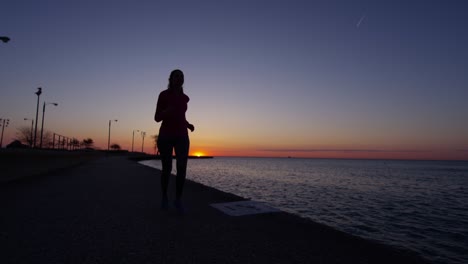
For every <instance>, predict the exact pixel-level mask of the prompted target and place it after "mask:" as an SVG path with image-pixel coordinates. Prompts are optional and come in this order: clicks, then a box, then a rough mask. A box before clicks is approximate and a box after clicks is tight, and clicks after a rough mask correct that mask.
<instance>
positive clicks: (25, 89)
mask: <svg viewBox="0 0 468 264" xmlns="http://www.w3.org/2000/svg"><path fill="white" fill-rule="evenodd" d="M0 11H1V12H0V36H9V37H10V38H11V41H10V42H9V43H2V42H0V89H1V93H0V118H9V119H10V124H9V126H8V127H7V128H6V129H5V135H4V139H3V145H6V144H8V143H10V142H11V141H12V140H13V139H14V138H15V136H16V133H17V128H19V127H22V126H30V124H31V123H30V121H24V120H23V119H24V118H35V114H36V102H37V96H36V95H35V94H34V93H35V92H36V91H37V87H42V88H43V94H42V95H41V106H40V115H39V121H41V119H40V116H41V115H42V102H43V101H44V100H45V101H46V102H56V103H58V104H59V105H58V106H57V107H54V106H53V105H47V107H46V113H45V115H46V117H45V124H44V129H45V130H49V131H52V132H55V133H58V134H62V135H65V136H69V137H76V138H78V139H80V140H82V139H84V138H88V137H90V138H92V139H94V141H95V145H96V146H97V147H99V148H103V149H105V148H107V137H108V122H109V120H110V119H118V122H116V123H112V131H111V143H118V144H120V145H121V146H122V147H123V148H124V149H130V148H131V142H132V132H133V130H134V129H138V130H142V131H146V132H147V137H146V138H145V151H146V152H149V153H153V144H152V143H151V140H150V138H149V135H154V134H157V133H158V130H159V126H160V124H159V123H156V122H155V121H154V120H153V116H154V111H155V105H156V100H157V96H158V94H159V92H161V91H162V90H164V89H166V86H167V79H168V77H169V73H170V72H171V71H172V70H173V69H176V68H179V69H181V70H182V71H184V73H185V85H184V89H185V92H186V93H187V95H188V96H189V97H190V98H191V100H190V102H189V109H188V112H187V119H188V120H189V121H190V122H191V123H193V124H194V125H195V132H193V133H190V137H191V153H192V154H193V153H195V152H202V153H204V154H206V155H215V156H278V157H285V156H294V157H324V158H326V157H333V158H403V159H406V158H411V159H464V160H468V103H467V99H468V74H467V72H468V33H467V28H468V15H467V13H468V3H466V1H457V0H453V1H452V0H451V1H437V0H425V1H411V0H409V1H397V0H395V1H393V0H392V1H390V0H388V1H379V0H376V1H371V0H369V1H348V0H343V1H333V0H327V1H325V0H323V1H313V0H309V1H272V0H267V1H249V0H236V1H225V0H218V1H214V0H213V1H155V0H152V1H149V0H148V1H138V0H128V1H122V0H112V1H98V0H95V1H87V0H76V1H67V0H57V1H53V0H43V1H36V0H26V1H22V0H3V1H2V3H1V4H0ZM39 128H40V123H39ZM141 140H142V139H141V136H140V135H139V134H136V135H135V148H136V149H138V150H141V143H142V142H141Z"/></svg>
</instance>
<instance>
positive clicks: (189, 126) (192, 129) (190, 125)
mask: <svg viewBox="0 0 468 264" xmlns="http://www.w3.org/2000/svg"><path fill="white" fill-rule="evenodd" d="M186 122H187V128H188V129H190V131H192V132H193V131H194V130H195V127H194V126H193V125H192V124H190V123H189V122H188V121H187V120H186Z"/></svg>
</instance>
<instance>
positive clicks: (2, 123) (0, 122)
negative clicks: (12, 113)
mask: <svg viewBox="0 0 468 264" xmlns="http://www.w3.org/2000/svg"><path fill="white" fill-rule="evenodd" d="M9 123H10V119H2V118H0V126H2V137H1V138H0V148H1V147H2V145H3V131H4V130H5V127H7V126H8V124H9Z"/></svg>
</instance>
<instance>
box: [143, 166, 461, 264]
mask: <svg viewBox="0 0 468 264" xmlns="http://www.w3.org/2000/svg"><path fill="white" fill-rule="evenodd" d="M146 163H149V164H150V165H151V166H154V167H160V162H159V161H146ZM174 168H175V166H174ZM187 177H188V178H189V179H191V180H194V181H197V182H200V183H202V184H205V185H208V186H212V187H214V188H217V189H220V190H223V191H226V192H230V193H234V194H237V195H240V196H243V197H245V198H251V199H253V200H257V201H263V202H267V203H269V204H271V205H272V206H274V207H277V208H280V209H282V210H284V211H288V212H292V213H295V214H299V215H301V216H304V217H308V218H310V219H312V220H314V221H317V222H321V223H324V224H327V225H330V226H333V227H335V228H337V229H340V230H343V231H345V232H348V233H351V234H354V235H358V236H361V237H365V238H369V239H373V240H378V241H382V242H384V243H387V244H392V245H395V246H399V247H405V248H409V249H411V250H414V251H417V252H419V253H420V254H421V255H423V256H424V257H426V258H428V259H430V260H432V261H434V262H436V263H468V256H467V255H468V254H467V253H466V252H467V251H466V249H467V248H468V210H467V209H468V190H467V188H468V162H440V161H437V162H435V161H382V160H378V161H372V160H320V159H281V158H215V159H211V160H190V161H189V165H188V175H187Z"/></svg>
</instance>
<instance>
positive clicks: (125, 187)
mask: <svg viewBox="0 0 468 264" xmlns="http://www.w3.org/2000/svg"><path fill="white" fill-rule="evenodd" d="M159 177H160V176H159V171H157V170H155V169H151V168H148V167H145V166H143V165H140V164H138V163H137V162H135V161H131V160H128V159H127V158H126V157H123V156H120V157H102V158H99V159H96V160H93V161H89V162H87V163H85V164H83V165H81V166H78V167H73V168H70V169H65V170H60V171H56V172H54V173H52V174H50V175H47V176H42V177H38V178H28V179H26V180H21V181H15V182H10V183H5V184H1V185H0V215H1V217H0V251H1V254H0V263H2V264H7V263H138V264H143V263H424V262H423V261H422V260H421V259H419V258H417V257H416V256H414V255H412V254H411V253H407V252H401V251H396V250H394V249H392V248H388V247H385V246H381V245H378V244H374V243H371V242H368V241H366V240H363V239H359V238H356V237H353V236H350V235H347V234H344V233H341V232H338V231H335V230H333V229H331V228H328V227H325V226H323V225H319V224H316V223H313V222H311V221H308V220H305V219H302V218H299V217H296V216H293V215H290V214H287V213H270V214H260V215H251V216H241V217H232V216H227V215H225V214H223V213H221V212H220V211H218V210H216V209H214V208H212V207H211V206H209V204H211V203H220V202H229V201H239V200H242V198H240V197H236V196H234V195H231V194H226V193H223V192H220V191H217V190H215V189H212V188H208V187H206V186H202V185H200V184H197V183H193V182H190V181H188V182H187V183H186V189H185V193H184V201H185V204H186V206H187V212H186V214H184V215H179V214H177V213H176V211H175V210H174V209H172V210H170V211H169V212H163V211H160V210H159V205H160V204H159V197H160V191H159ZM174 182H175V179H174V178H171V186H170V190H171V194H173V193H174V189H175V186H174Z"/></svg>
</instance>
